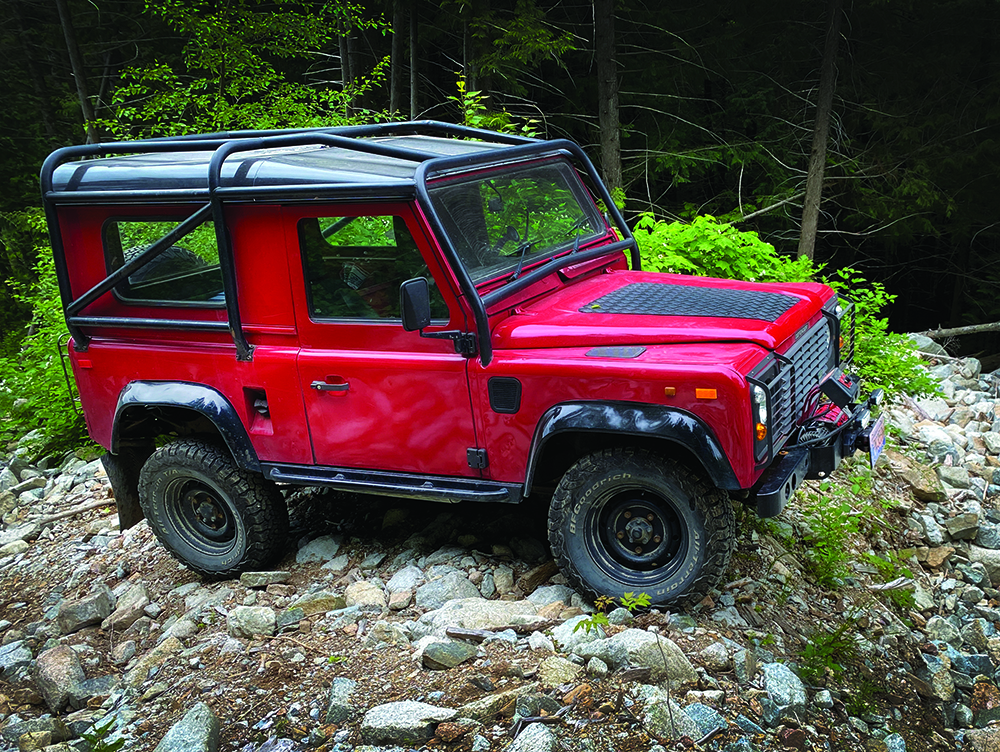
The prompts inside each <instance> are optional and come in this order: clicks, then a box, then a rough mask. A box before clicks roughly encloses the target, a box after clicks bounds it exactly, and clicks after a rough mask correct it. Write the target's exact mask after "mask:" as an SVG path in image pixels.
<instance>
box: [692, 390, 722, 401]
mask: <svg viewBox="0 0 1000 752" xmlns="http://www.w3.org/2000/svg"><path fill="white" fill-rule="evenodd" d="M694 396H695V397H697V398H698V399H718V397H719V392H718V390H716V389H695V390H694Z"/></svg>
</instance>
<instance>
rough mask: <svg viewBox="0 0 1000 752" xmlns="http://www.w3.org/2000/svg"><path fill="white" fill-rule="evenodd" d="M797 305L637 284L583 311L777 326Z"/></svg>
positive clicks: (776, 296)
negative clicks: (714, 319) (707, 317)
mask: <svg viewBox="0 0 1000 752" xmlns="http://www.w3.org/2000/svg"><path fill="white" fill-rule="evenodd" d="M798 302H799V300H798V298H793V297H792V296H790V295H782V294H781V293H776V292H760V291H758V290H726V289H722V288H718V287H694V286H688V285H675V284H662V283H658V282H636V283H634V284H631V285H625V287H620V288H618V289H617V290H615V291H614V292H610V293H608V294H607V295H605V296H604V297H601V298H598V299H597V300H595V301H594V302H593V303H588V304H587V305H585V306H584V307H583V308H581V309H580V311H581V312H583V313H631V314H644V315H647V316H649V315H652V316H712V317H717V318H725V319H760V320H761V321H771V322H774V321H777V320H778V319H779V318H780V317H781V315H782V314H783V313H785V312H786V311H787V310H788V309H789V308H792V307H793V306H794V305H795V304H796V303H798Z"/></svg>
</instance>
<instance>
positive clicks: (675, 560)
mask: <svg viewBox="0 0 1000 752" xmlns="http://www.w3.org/2000/svg"><path fill="white" fill-rule="evenodd" d="M735 530H736V523H735V517H734V515H733V508H732V504H731V503H730V501H729V497H728V496H727V494H726V493H725V492H723V491H720V490H718V489H716V488H715V487H713V486H712V485H710V484H709V483H708V482H706V481H705V480H704V479H703V478H701V477H700V476H698V475H697V474H695V473H693V472H692V471H691V470H689V469H688V468H687V467H685V466H684V465H682V464H680V463H678V462H676V461H674V460H671V459H665V458H662V457H659V456H657V455H655V454H653V453H651V452H647V451H645V450H640V449H629V448H619V449H607V450H604V451H600V452H596V453H594V454H591V455H588V456H587V457H584V458H583V459H582V460H580V461H579V462H577V463H576V464H575V465H573V466H572V467H571V468H570V469H569V470H568V471H567V473H566V475H564V476H563V479H562V480H561V481H560V483H559V486H558V487H557V488H556V492H555V494H554V495H553V497H552V504H551V506H550V508H549V542H550V544H551V546H552V552H553V554H555V557H556V561H557V562H558V563H559V567H560V569H562V571H563V572H564V574H565V575H566V576H567V577H568V578H569V579H570V580H572V581H573V584H574V585H576V586H577V587H579V588H581V589H582V590H583V591H584V592H586V593H587V594H588V595H590V596H591V597H592V598H593V597H596V596H599V595H607V596H610V597H613V598H620V597H621V595H622V594H623V593H625V592H634V593H646V594H647V595H649V597H650V598H651V600H652V603H653V604H655V605H668V604H678V603H685V602H691V601H694V600H697V599H698V598H700V597H701V596H703V595H704V594H705V593H706V592H707V591H708V590H709V589H710V588H711V587H713V586H714V585H715V584H717V583H718V582H719V580H720V579H721V578H722V575H723V574H724V573H725V570H726V567H727V566H728V565H729V559H730V556H731V555H732V550H733V545H734V541H735Z"/></svg>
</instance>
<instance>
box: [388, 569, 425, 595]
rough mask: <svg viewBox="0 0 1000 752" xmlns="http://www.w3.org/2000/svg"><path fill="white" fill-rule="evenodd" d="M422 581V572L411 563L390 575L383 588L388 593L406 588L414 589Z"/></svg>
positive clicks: (402, 591) (400, 591) (401, 591)
mask: <svg viewBox="0 0 1000 752" xmlns="http://www.w3.org/2000/svg"><path fill="white" fill-rule="evenodd" d="M423 581H424V573H423V572H421V571H420V569H419V568H418V567H415V566H413V565H412V564H410V565H408V566H405V567H403V568H402V569H400V570H399V571H398V572H396V574H394V575H393V576H392V578H391V579H390V580H389V582H388V583H387V584H386V586H385V589H386V590H388V591H389V592H390V593H404V592H406V591H407V590H416V589H417V586H419V585H420V584H421V583H423Z"/></svg>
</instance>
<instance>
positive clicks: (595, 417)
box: [524, 402, 740, 496]
mask: <svg viewBox="0 0 1000 752" xmlns="http://www.w3.org/2000/svg"><path fill="white" fill-rule="evenodd" d="M562 433H595V434H612V435H617V436H621V435H625V436H641V437H647V438H658V439H664V440H666V441H669V442H673V443H674V444H677V445H679V446H681V447H684V448H685V449H687V450H688V451H689V452H691V454H693V455H694V456H695V457H696V458H697V460H698V461H699V462H700V463H701V465H702V467H703V468H704V470H705V473H706V476H707V478H708V479H709V480H710V481H711V482H712V483H714V484H715V486H716V487H717V488H720V489H722V490H725V491H737V490H739V489H740V484H739V481H738V480H737V479H736V473H735V472H733V467H732V465H731V464H730V462H729V458H728V457H727V456H726V454H725V452H723V451H722V447H721V446H720V445H719V441H718V439H716V438H715V433H714V432H713V431H712V429H711V428H709V426H708V425H707V424H706V423H705V422H704V421H702V420H701V419H700V418H699V417H697V416H696V415H694V414H692V413H689V412H687V411H686V410H678V409H676V408H671V407H664V406H663V405H646V404H636V403H634V402H565V403H562V404H559V405H554V406H553V407H550V408H549V409H548V410H546V411H545V413H544V414H543V415H542V417H541V419H540V420H539V421H538V425H537V426H536V427H535V436H534V438H533V439H532V442H531V454H530V455H529V457H528V468H527V472H526V476H525V486H524V495H525V496H527V495H528V494H529V493H530V492H531V485H532V481H533V480H534V476H535V472H536V471H537V467H538V460H539V457H541V455H542V451H543V450H544V448H545V446H546V444H547V443H548V441H549V440H550V439H552V438H553V437H554V436H557V435H559V434H562Z"/></svg>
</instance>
